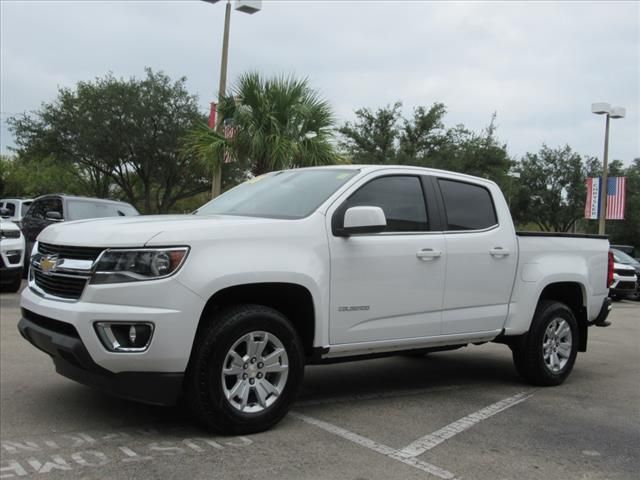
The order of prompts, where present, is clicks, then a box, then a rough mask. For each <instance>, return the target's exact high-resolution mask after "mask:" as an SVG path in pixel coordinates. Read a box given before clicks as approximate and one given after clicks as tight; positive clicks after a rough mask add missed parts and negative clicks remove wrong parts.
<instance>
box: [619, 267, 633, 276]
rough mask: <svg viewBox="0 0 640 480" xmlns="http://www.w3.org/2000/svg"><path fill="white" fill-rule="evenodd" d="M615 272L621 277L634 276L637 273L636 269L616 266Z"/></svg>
mask: <svg viewBox="0 0 640 480" xmlns="http://www.w3.org/2000/svg"><path fill="white" fill-rule="evenodd" d="M615 272H616V273H617V274H618V275H620V276H621V277H633V276H634V275H635V274H636V271H635V270H623V269H622V268H616V269H615Z"/></svg>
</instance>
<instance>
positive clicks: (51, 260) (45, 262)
mask: <svg viewBox="0 0 640 480" xmlns="http://www.w3.org/2000/svg"><path fill="white" fill-rule="evenodd" d="M57 264H58V257H57V256H56V255H45V256H44V257H42V258H41V259H40V269H41V270H42V271H43V272H44V273H49V272H51V271H53V270H55V268H56V265H57Z"/></svg>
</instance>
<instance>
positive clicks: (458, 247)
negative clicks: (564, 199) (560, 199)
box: [436, 178, 517, 334]
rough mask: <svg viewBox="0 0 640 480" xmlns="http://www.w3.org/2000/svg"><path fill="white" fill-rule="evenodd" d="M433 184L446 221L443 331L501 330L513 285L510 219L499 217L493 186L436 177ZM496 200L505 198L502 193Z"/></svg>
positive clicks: (513, 239) (514, 259) (514, 264)
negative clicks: (439, 195)
mask: <svg viewBox="0 0 640 480" xmlns="http://www.w3.org/2000/svg"><path fill="white" fill-rule="evenodd" d="M436 183H437V186H438V188H439V190H440V193H441V199H442V206H443V212H444V217H445V222H446V226H445V233H444V237H445V243H446V250H447V271H446V281H445V291H444V301H443V317H442V333H443V334H455V333H472V332H485V331H493V330H498V329H501V328H503V326H504V322H505V320H506V316H507V312H508V305H509V299H510V297H511V291H512V289H513V281H514V278H515V272H516V267H517V255H516V252H517V246H516V236H515V231H514V229H513V223H512V222H511V219H510V218H509V219H507V218H498V214H497V211H496V207H495V204H494V197H493V195H492V192H491V190H490V188H494V189H496V192H495V193H498V191H497V187H495V185H494V186H493V187H491V186H490V185H487V184H485V185H483V184H481V183H473V182H472V181H460V180H458V179H454V178H438V179H437V182H436ZM495 200H500V201H503V199H502V197H501V196H500V198H499V199H498V198H496V199H495ZM505 207H506V205H505ZM504 210H507V209H506V208H505V209H504ZM507 211H508V210H507Z"/></svg>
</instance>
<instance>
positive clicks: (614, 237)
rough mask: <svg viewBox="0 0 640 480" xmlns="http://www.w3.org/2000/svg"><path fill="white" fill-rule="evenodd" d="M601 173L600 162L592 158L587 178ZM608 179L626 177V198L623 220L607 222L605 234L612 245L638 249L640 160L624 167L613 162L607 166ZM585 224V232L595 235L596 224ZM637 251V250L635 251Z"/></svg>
mask: <svg viewBox="0 0 640 480" xmlns="http://www.w3.org/2000/svg"><path fill="white" fill-rule="evenodd" d="M601 172H602V162H600V161H599V160H598V159H596V158H593V159H592V161H591V164H590V166H589V168H588V174H587V176H589V177H598V176H600V174H601ZM607 175H608V176H609V177H626V178H627V182H626V197H625V212H624V220H607V224H606V234H607V235H609V239H610V241H611V243H612V244H624V245H635V246H636V247H637V248H640V243H639V242H640V240H639V239H640V158H636V159H634V160H633V162H632V163H631V165H630V166H628V167H625V166H624V164H623V163H622V161H620V160H613V161H612V162H610V163H609V165H608V171H607ZM585 223H587V225H586V230H587V231H589V232H591V233H597V231H598V222H597V221H596V220H592V221H589V222H585ZM636 251H637V250H636Z"/></svg>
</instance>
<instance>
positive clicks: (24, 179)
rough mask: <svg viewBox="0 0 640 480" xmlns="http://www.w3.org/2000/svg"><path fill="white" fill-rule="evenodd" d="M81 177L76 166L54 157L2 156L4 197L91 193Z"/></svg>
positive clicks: (1, 194)
mask: <svg viewBox="0 0 640 480" xmlns="http://www.w3.org/2000/svg"><path fill="white" fill-rule="evenodd" d="M78 178H79V176H78V174H77V172H76V171H75V167H74V166H73V165H62V164H60V163H59V162H56V161H55V160H53V159H52V158H22V157H9V156H4V155H2V156H1V157H0V197H37V196H39V195H44V194H45V193H53V192H64V193H69V194H73V195H87V194H90V192H88V191H87V189H86V185H84V184H83V183H81V182H80V181H79V180H78Z"/></svg>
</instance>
